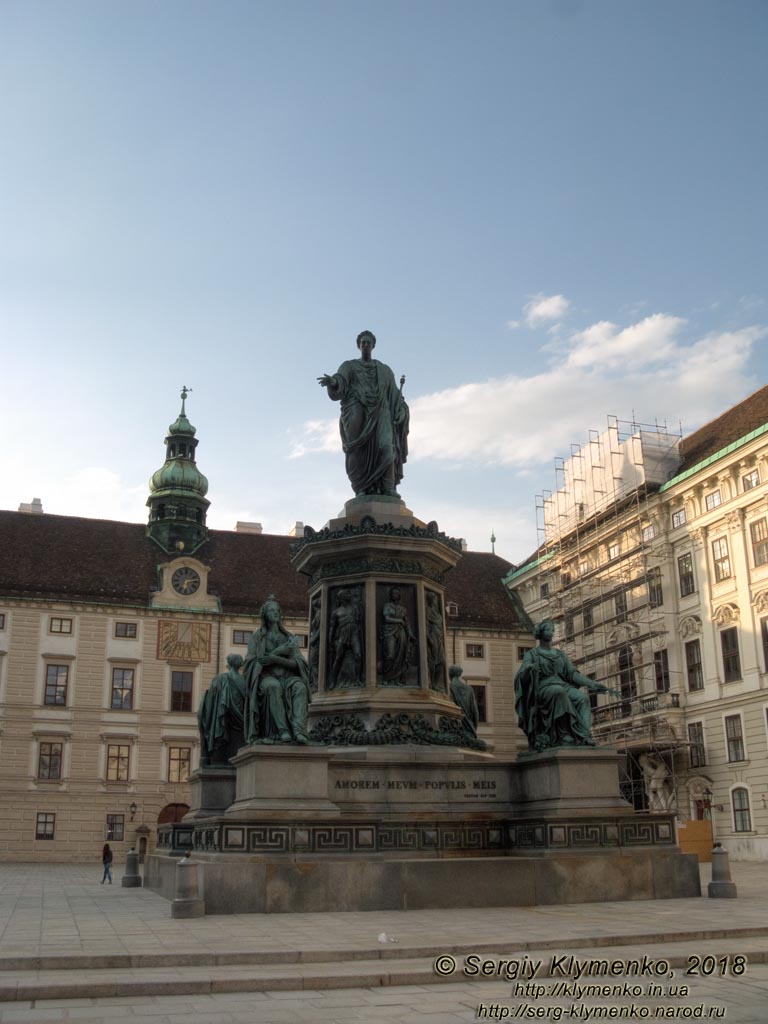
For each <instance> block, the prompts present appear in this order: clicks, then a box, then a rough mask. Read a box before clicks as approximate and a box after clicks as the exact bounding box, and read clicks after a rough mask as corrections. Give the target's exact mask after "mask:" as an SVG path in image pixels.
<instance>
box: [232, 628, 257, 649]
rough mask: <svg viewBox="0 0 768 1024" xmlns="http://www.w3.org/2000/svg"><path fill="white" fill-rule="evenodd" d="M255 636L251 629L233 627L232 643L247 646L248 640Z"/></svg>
mask: <svg viewBox="0 0 768 1024" xmlns="http://www.w3.org/2000/svg"><path fill="white" fill-rule="evenodd" d="M252 636H253V631H252V630H249V629H233V630H232V643H233V644H243V645H244V646H246V645H247V644H248V641H249V640H250V639H251V637H252Z"/></svg>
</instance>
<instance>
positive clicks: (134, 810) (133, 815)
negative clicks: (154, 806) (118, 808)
mask: <svg viewBox="0 0 768 1024" xmlns="http://www.w3.org/2000/svg"><path fill="white" fill-rule="evenodd" d="M128 810H129V811H130V812H131V821H133V819H134V818H135V817H136V811H138V807H137V806H136V801H135V800H134V801H132V803H131V806H130V807H129V808H128Z"/></svg>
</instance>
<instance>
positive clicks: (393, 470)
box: [317, 331, 409, 496]
mask: <svg viewBox="0 0 768 1024" xmlns="http://www.w3.org/2000/svg"><path fill="white" fill-rule="evenodd" d="M375 344H376V338H375V336H374V335H373V334H371V332H370V331H363V332H362V333H361V334H359V335H358V337H357V347H358V349H359V350H360V358H359V359H348V360H347V361H346V362H344V363H342V364H341V366H340V367H339V368H338V370H337V371H336V373H334V374H332V375H331V374H327V373H326V374H324V375H323V376H322V377H318V378H317V379H318V381H319V382H320V385H321V386H322V387H324V388H327V389H328V396H329V397H330V398H332V399H333V400H334V401H335V402H338V401H340V402H341V417H340V420H339V430H340V432H341V441H342V447H343V449H344V455H345V457H346V469H347V476H348V477H349V482H350V483H351V484H352V488H353V490H354V492H355V494H356V495H358V496H360V495H364V494H387V495H395V496H396V495H397V491H396V487H397V485H398V484H399V483H400V481H401V480H402V478H403V463H404V462H405V461H406V459H407V457H408V421H409V412H408V406H407V404H406V401H405V399H404V398H403V394H402V386H403V383H404V381H405V378H404V377H403V378H401V380H400V388H398V387H397V384H396V383H395V377H394V374H393V373H392V370H391V369H390V368H389V367H388V366H387V365H386V364H385V363H380V362H379V361H378V359H373V358H372V352H373V348H374V346H375Z"/></svg>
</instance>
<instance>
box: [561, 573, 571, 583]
mask: <svg viewBox="0 0 768 1024" xmlns="http://www.w3.org/2000/svg"><path fill="white" fill-rule="evenodd" d="M570 582H571V574H570V573H569V572H563V573H560V586H561V587H567V586H568V585H569V584H570Z"/></svg>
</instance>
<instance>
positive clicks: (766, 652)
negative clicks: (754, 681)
mask: <svg viewBox="0 0 768 1024" xmlns="http://www.w3.org/2000/svg"><path fill="white" fill-rule="evenodd" d="M760 637H761V639H762V641H763V666H764V671H765V672H768V619H760Z"/></svg>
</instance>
